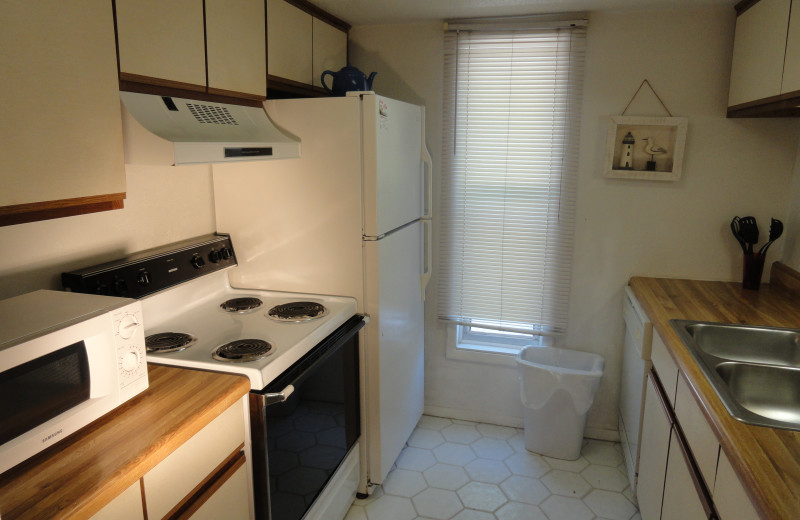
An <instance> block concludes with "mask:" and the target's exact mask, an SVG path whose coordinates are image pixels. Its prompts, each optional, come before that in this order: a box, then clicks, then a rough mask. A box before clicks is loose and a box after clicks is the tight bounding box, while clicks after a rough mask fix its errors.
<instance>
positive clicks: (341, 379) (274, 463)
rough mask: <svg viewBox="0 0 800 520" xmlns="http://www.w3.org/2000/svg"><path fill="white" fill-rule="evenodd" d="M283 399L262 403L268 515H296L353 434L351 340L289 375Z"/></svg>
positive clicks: (292, 518)
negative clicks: (291, 383) (294, 377)
mask: <svg viewBox="0 0 800 520" xmlns="http://www.w3.org/2000/svg"><path fill="white" fill-rule="evenodd" d="M294 387H295V391H294V393H293V394H292V395H291V396H290V397H289V399H287V400H286V401H285V402H283V403H281V404H276V405H271V406H269V407H268V408H267V445H268V450H269V457H268V460H269V481H270V482H269V488H270V508H271V511H272V517H271V518H273V519H280V520H299V519H300V518H301V517H302V516H303V515H304V514H305V512H306V510H307V509H308V508H309V507H310V506H311V504H312V502H314V500H315V499H316V498H317V496H318V495H319V493H320V491H321V490H322V488H323V487H324V486H325V483H326V482H327V481H328V479H329V478H330V477H331V475H332V474H333V473H334V471H336V469H337V468H338V467H339V464H340V463H341V462H342V460H343V459H344V458H345V455H347V452H348V450H349V449H350V448H351V447H352V446H353V444H355V441H356V440H357V439H358V436H359V431H360V426H359V424H360V423H359V417H358V413H359V412H358V409H359V406H358V399H359V398H358V353H357V342H356V340H355V339H352V340H350V341H349V342H348V343H347V344H345V345H344V346H343V347H342V348H341V349H339V350H338V351H336V352H335V353H334V354H333V355H331V356H330V357H328V358H327V359H326V360H325V361H324V362H322V363H320V364H318V365H315V368H314V370H311V371H309V373H307V374H306V375H304V376H303V377H302V378H301V379H299V380H296V381H294Z"/></svg>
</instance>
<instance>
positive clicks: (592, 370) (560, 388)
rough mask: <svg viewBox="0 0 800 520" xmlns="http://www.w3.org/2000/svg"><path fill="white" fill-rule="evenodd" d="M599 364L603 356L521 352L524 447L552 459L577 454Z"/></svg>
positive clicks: (600, 369)
mask: <svg viewBox="0 0 800 520" xmlns="http://www.w3.org/2000/svg"><path fill="white" fill-rule="evenodd" d="M604 364H605V363H604V361H603V358H602V357H600V356H599V355H597V354H592V353H589V352H579V351H576V350H566V349H562V348H555V347H535V346H528V347H525V348H523V349H522V350H521V351H520V353H519V354H518V355H517V366H518V367H519V378H520V387H521V396H522V405H523V407H524V422H525V448H526V449H528V450H529V451H532V452H535V453H540V454H542V455H546V456H548V457H554V458H557V459H566V460H575V459H577V458H578V457H579V456H580V453H581V445H582V444H583V430H584V427H585V426H586V413H587V412H588V411H589V408H590V407H591V406H592V403H593V402H594V396H595V393H596V392H597V387H598V386H599V385H600V378H601V377H603V368H604Z"/></svg>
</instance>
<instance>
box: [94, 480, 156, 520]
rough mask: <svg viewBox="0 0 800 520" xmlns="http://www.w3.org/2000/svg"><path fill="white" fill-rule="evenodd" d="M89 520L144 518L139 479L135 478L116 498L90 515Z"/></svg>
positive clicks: (140, 519) (138, 519)
mask: <svg viewBox="0 0 800 520" xmlns="http://www.w3.org/2000/svg"><path fill="white" fill-rule="evenodd" d="M90 520H144V508H143V507H142V489H141V484H140V481H138V480H137V481H136V482H135V483H134V484H133V485H132V486H130V487H129V488H128V489H126V490H125V491H123V492H122V493H120V494H119V495H118V496H117V498H115V499H114V500H112V501H111V502H109V503H108V504H106V505H105V507H103V509H101V510H100V511H98V512H97V513H95V514H94V515H92V517H91V519H90Z"/></svg>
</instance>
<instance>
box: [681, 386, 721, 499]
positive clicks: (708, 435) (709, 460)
mask: <svg viewBox="0 0 800 520" xmlns="http://www.w3.org/2000/svg"><path fill="white" fill-rule="evenodd" d="M675 417H676V418H677V421H678V423H679V424H680V425H681V429H682V431H683V434H684V436H685V437H686V442H687V443H688V444H689V446H691V450H692V453H693V454H694V458H695V461H696V463H697V468H698V469H699V470H700V473H701V474H702V476H703V478H704V480H705V483H706V485H707V486H708V487H709V488H713V486H714V476H715V473H716V471H717V457H718V455H719V443H718V442H717V438H716V436H714V431H713V430H712V429H711V426H709V424H708V421H707V420H706V418H705V417H704V416H703V412H702V411H701V410H700V407H699V406H698V405H697V402H696V401H695V399H694V396H693V395H692V393H691V390H689V386H688V384H687V383H686V380H685V379H684V378H683V376H680V377H678V388H677V396H676V397H675Z"/></svg>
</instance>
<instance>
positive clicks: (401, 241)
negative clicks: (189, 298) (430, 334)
mask: <svg viewBox="0 0 800 520" xmlns="http://www.w3.org/2000/svg"><path fill="white" fill-rule="evenodd" d="M266 108H267V111H268V113H269V114H270V117H271V118H272V119H273V121H274V122H275V123H276V124H277V125H279V126H280V127H282V128H283V129H285V130H287V131H289V132H291V133H292V134H294V135H296V136H298V137H299V138H300V139H301V155H300V158H298V159H286V160H280V161H265V162H253V163H237V164H218V165H214V166H213V182H214V197H215V210H216V227H217V230H218V231H220V232H224V233H230V234H231V235H232V238H233V244H234V247H235V249H236V255H237V258H238V259H239V266H238V267H236V268H235V269H233V270H232V271H231V272H230V280H231V284H232V285H234V286H238V287H252V288H261V289H270V290H278V291H296V292H305V293H315V294H332V295H345V296H352V297H355V298H357V299H358V302H359V310H360V312H364V313H366V314H367V315H369V317H370V321H369V323H368V324H367V326H366V327H365V328H364V329H363V330H362V331H361V333H360V334H361V336H360V341H361V345H362V348H361V353H362V359H361V366H362V374H361V383H362V385H361V391H362V438H361V443H360V446H361V458H360V460H361V468H362V471H361V483H360V485H359V491H360V492H362V493H363V492H367V490H368V486H369V484H380V483H381V482H383V480H384V478H385V477H386V474H387V473H388V472H389V470H390V469H391V467H392V464H393V463H394V462H395V460H396V459H397V456H398V455H399V453H400V451H401V450H402V449H403V447H404V445H405V443H406V441H407V440H408V437H409V436H410V434H411V432H412V431H413V429H414V427H415V426H416V424H417V422H418V421H419V418H420V416H421V415H422V409H423V388H424V369H423V361H424V354H423V321H424V319H423V306H424V294H425V286H426V284H427V282H428V280H429V278H430V271H431V247H430V240H431V222H430V210H431V159H430V155H429V154H428V151H427V148H426V146H425V109H424V107H419V106H416V105H412V104H408V103H404V102H401V101H397V100H393V99H388V98H384V97H381V96H377V95H375V94H374V93H351V94H350V95H349V96H347V97H342V98H318V99H290V100H271V101H267V102H266Z"/></svg>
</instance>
